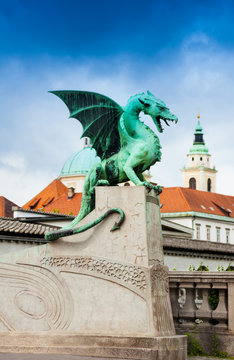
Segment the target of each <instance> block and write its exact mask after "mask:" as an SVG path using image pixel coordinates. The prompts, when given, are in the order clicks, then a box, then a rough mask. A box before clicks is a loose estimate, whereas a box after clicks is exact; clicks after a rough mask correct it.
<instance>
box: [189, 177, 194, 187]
mask: <svg viewBox="0 0 234 360" xmlns="http://www.w3.org/2000/svg"><path fill="white" fill-rule="evenodd" d="M189 187H190V189H195V190H196V179H195V178H194V177H192V178H191V179H189Z"/></svg>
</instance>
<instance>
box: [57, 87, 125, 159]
mask: <svg viewBox="0 0 234 360" xmlns="http://www.w3.org/2000/svg"><path fill="white" fill-rule="evenodd" d="M50 92H51V93H52V94H55V95H57V96H58V97H59V98H60V99H61V100H63V101H64V102H65V104H66V105H67V107H68V109H69V111H70V118H75V119H77V120H79V121H80V122H81V124H82V125H83V134H82V135H81V137H85V136H87V137H89V138H90V139H91V143H92V147H93V148H94V149H95V150H96V152H97V155H98V156H99V157H100V158H101V159H102V160H103V159H105V158H109V157H110V156H111V155H113V154H115V153H117V152H118V151H119V149H120V137H119V131H118V120H119V119H120V117H121V115H122V113H123V109H122V108H121V106H119V105H118V104H117V103H116V102H114V101H113V100H111V99H109V98H108V97H106V96H104V95H101V94H97V93H94V92H88V91H70V90H61V91H60V90H58V91H50Z"/></svg>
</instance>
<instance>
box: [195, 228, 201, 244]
mask: <svg viewBox="0 0 234 360" xmlns="http://www.w3.org/2000/svg"><path fill="white" fill-rule="evenodd" d="M196 239H197V240H200V239H201V225H200V224H196Z"/></svg>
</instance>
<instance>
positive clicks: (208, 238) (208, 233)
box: [206, 225, 210, 241]
mask: <svg viewBox="0 0 234 360" xmlns="http://www.w3.org/2000/svg"><path fill="white" fill-rule="evenodd" d="M206 240H208V241H210V225H206Z"/></svg>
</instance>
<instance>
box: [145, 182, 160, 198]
mask: <svg viewBox="0 0 234 360" xmlns="http://www.w3.org/2000/svg"><path fill="white" fill-rule="evenodd" d="M141 185H143V186H145V187H146V189H148V191H150V190H154V191H155V192H156V195H159V194H161V192H162V188H161V186H159V185H152V184H151V183H150V182H148V181H143V182H142V184H141Z"/></svg>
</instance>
